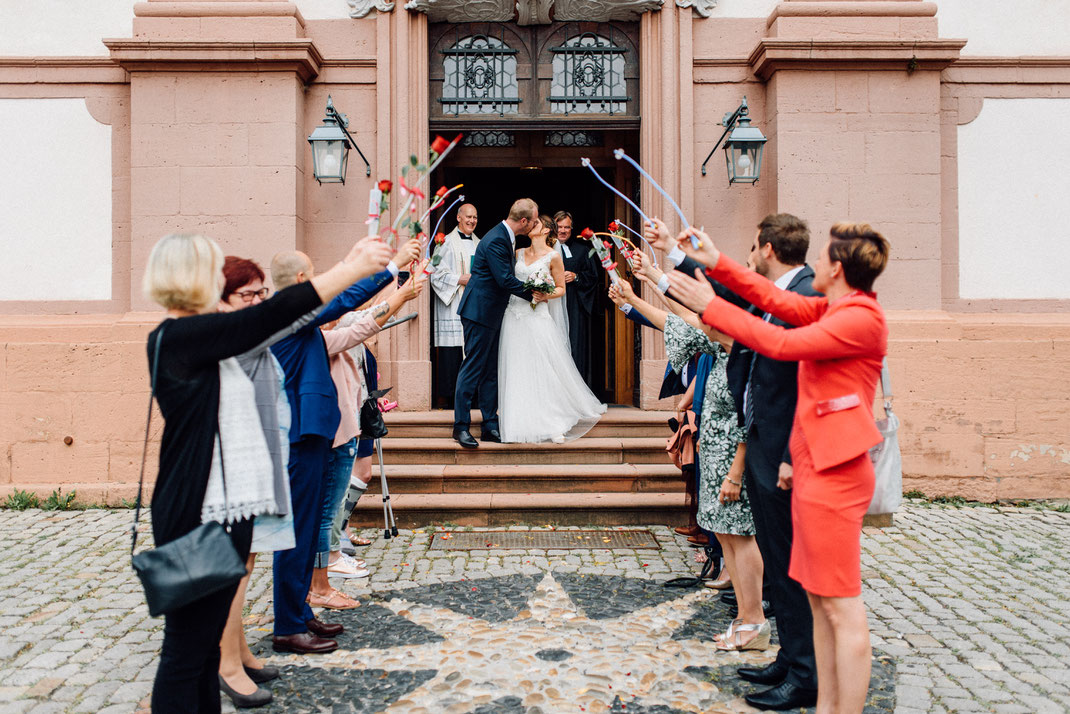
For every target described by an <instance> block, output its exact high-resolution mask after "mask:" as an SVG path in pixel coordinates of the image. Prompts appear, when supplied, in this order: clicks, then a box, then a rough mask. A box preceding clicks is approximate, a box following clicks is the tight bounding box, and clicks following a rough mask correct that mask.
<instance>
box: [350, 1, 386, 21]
mask: <svg viewBox="0 0 1070 714" xmlns="http://www.w3.org/2000/svg"><path fill="white" fill-rule="evenodd" d="M346 2H347V3H349V16H350V17H365V16H367V14H368V13H369V12H371V11H372V10H378V11H379V12H390V11H391V10H393V9H394V3H392V2H384V0H346Z"/></svg>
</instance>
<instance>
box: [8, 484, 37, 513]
mask: <svg viewBox="0 0 1070 714" xmlns="http://www.w3.org/2000/svg"><path fill="white" fill-rule="evenodd" d="M40 505H41V502H40V500H39V499H38V498H37V494H35V493H31V492H30V491H23V490H20V489H17V488H16V489H15V492H14V493H11V494H9V495H8V497H7V498H5V499H4V508H10V509H11V510H12V511H25V510H26V509H27V508H39V507H40Z"/></svg>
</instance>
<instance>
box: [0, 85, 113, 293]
mask: <svg viewBox="0 0 1070 714" xmlns="http://www.w3.org/2000/svg"><path fill="white" fill-rule="evenodd" d="M0 136H2V137H3V141H0V216H2V217H3V218H2V220H0V255H3V256H4V260H3V263H4V277H3V280H0V300H108V299H110V298H111V272H112V223H111V219H112V216H111V203H112V197H111V186H112V166H111V127H110V126H106V125H104V124H100V123H98V122H97V121H96V120H95V119H93V117H92V116H90V114H89V110H88V109H86V106H85V100H84V99H0Z"/></svg>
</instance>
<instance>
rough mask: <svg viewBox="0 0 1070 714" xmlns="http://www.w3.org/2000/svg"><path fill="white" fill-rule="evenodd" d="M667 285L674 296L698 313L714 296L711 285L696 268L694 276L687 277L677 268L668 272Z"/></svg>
mask: <svg viewBox="0 0 1070 714" xmlns="http://www.w3.org/2000/svg"><path fill="white" fill-rule="evenodd" d="M669 286H670V289H671V290H672V296H673V297H674V298H676V299H677V300H678V301H680V303H681V304H683V305H686V306H687V307H689V308H691V309H692V310H694V311H695V312H697V313H698V314H699V315H701V314H702V313H703V312H704V311H705V310H706V306H707V305H709V304H710V301H711V300H713V298H714V292H713V287H712V286H711V285H710V284H709V282H708V281H707V280H706V279H705V278H704V277H702V273H700V272H699V271H697V270H696V271H695V277H694V278H692V277H688V276H687V275H685V274H684V273H682V272H680V271H679V270H674V271H673V272H671V273H669Z"/></svg>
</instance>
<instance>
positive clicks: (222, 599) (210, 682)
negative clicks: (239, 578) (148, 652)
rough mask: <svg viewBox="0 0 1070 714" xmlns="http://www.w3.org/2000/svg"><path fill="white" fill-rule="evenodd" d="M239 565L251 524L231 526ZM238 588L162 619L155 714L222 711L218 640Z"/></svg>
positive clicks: (245, 555) (250, 536)
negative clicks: (161, 645) (161, 644)
mask: <svg viewBox="0 0 1070 714" xmlns="http://www.w3.org/2000/svg"><path fill="white" fill-rule="evenodd" d="M230 539H231V541H232V542H233V543H234V548H235V550H237V551H238V556H239V557H241V559H242V561H245V560H246V559H247V558H248V557H249V547H250V545H251V544H252V542H253V521H252V519H245V520H243V521H239V522H238V523H235V524H234V525H233V526H232V527H231V532H230ZM237 591H238V584H237V583H234V585H232V586H231V587H228V588H224V589H223V590H220V591H219V592H215V593H212V594H211V595H207V596H205V597H203V598H201V599H200V600H195V601H194V602H191V603H190V604H189V605H186V606H185V607H183V608H181V609H179V610H175V611H174V612H172V613H170V614H169V615H167V616H165V617H164V626H163V647H162V649H161V650H160V666H159V667H158V668H157V669H156V680H155V681H154V682H153V684H152V711H153V714H169V713H170V712H174V713H175V714H206V713H207V714H214V713H215V712H219V711H220V700H219V640H220V638H222V637H223V628H224V627H225V626H226V624H227V614H228V613H229V612H230V603H231V601H233V600H234V594H235V593H236V592H237Z"/></svg>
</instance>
